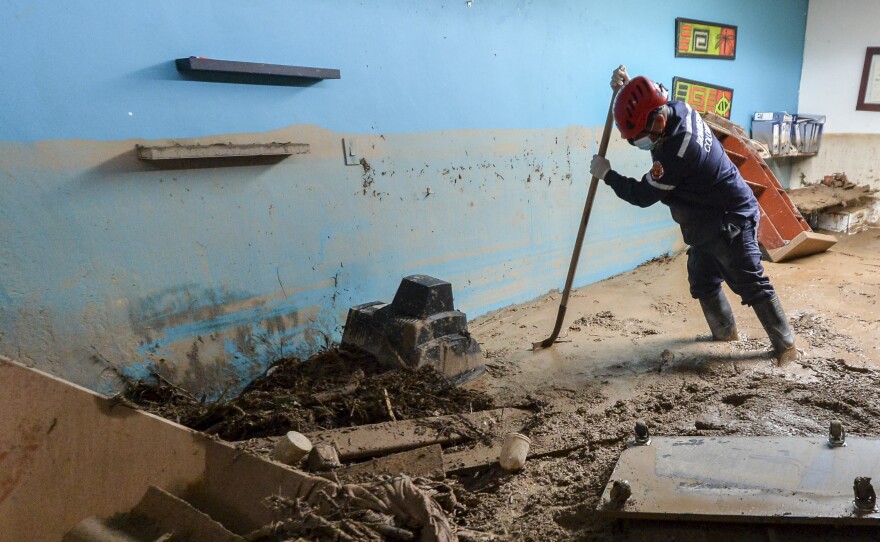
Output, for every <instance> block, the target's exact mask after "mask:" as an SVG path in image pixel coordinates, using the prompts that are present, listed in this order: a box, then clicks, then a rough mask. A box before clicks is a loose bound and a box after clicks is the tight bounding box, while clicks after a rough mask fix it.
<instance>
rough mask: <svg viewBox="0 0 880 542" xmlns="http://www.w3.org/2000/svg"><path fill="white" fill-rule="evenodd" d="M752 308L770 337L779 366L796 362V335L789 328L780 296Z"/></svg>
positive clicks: (756, 304)
mask: <svg viewBox="0 0 880 542" xmlns="http://www.w3.org/2000/svg"><path fill="white" fill-rule="evenodd" d="M752 308H753V309H755V314H757V315H758V320H760V321H761V325H762V326H764V331H766V332H767V336H768V337H770V344H772V345H773V352H774V354H775V355H776V357H777V359H779V364H780V365H783V364H785V363H789V362H791V361H795V360H796V359H797V348H795V345H794V333H792V332H791V328H790V327H788V319H787V318H786V317H785V311H784V310H782V303H781V302H780V301H779V296H777V295H774V296H773V297H771V298H770V299H767V300H764V301H761V302H759V303H755V304H754V305H752Z"/></svg>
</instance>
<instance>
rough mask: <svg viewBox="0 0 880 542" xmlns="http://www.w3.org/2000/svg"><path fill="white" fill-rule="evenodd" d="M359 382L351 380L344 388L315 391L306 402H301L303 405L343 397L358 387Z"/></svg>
mask: <svg viewBox="0 0 880 542" xmlns="http://www.w3.org/2000/svg"><path fill="white" fill-rule="evenodd" d="M360 385H361V384H360V382H352V383H351V384H349V385H347V386H345V387H344V388H340V389H338V390H331V391H324V392H321V393H315V394H313V395H312V396H311V398H310V400H309V401H308V402H305V403H303V404H304V406H309V405H314V404H320V403H327V402H330V401H335V400H337V399H341V398H343V397H347V396H349V395H351V394H353V393H354V392H356V391H357V389H358V388H359V387H360Z"/></svg>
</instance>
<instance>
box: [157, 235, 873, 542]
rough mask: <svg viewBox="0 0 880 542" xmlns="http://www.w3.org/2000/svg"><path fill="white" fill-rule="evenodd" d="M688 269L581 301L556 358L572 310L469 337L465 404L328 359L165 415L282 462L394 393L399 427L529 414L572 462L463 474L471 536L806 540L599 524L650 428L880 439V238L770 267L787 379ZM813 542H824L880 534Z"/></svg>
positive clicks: (459, 514) (551, 309)
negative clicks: (720, 317) (730, 324)
mask: <svg viewBox="0 0 880 542" xmlns="http://www.w3.org/2000/svg"><path fill="white" fill-rule="evenodd" d="M590 257H591V256H590V254H585V255H584V257H583V260H582V262H581V264H580V265H581V266H589V262H590ZM685 260H686V256H685V255H684V254H679V255H676V256H674V257H671V258H661V259H658V260H656V261H653V262H650V263H648V264H645V265H643V266H641V267H639V268H638V269H636V270H634V271H631V272H628V273H625V274H622V275H619V276H617V277H613V278H611V279H609V280H606V281H603V282H601V283H598V284H594V285H590V286H587V287H584V288H581V289H579V290H576V291H575V292H573V294H572V298H571V300H570V302H569V307H568V312H567V317H566V325H565V327H564V328H563V329H564V330H565V332H564V333H563V336H562V338H561V341H560V342H559V343H557V344H556V345H555V346H554V347H552V348H549V349H545V350H541V351H538V352H533V351H532V350H531V344H532V342H534V341H537V340H541V339H543V338H544V337H546V336H547V335H548V334H549V333H550V331H551V329H552V327H553V322H554V319H555V316H556V311H557V307H558V295H555V294H553V295H548V296H545V297H544V298H542V299H539V300H536V301H534V302H532V303H527V304H523V305H519V306H514V307H508V308H506V309H503V310H501V311H498V312H496V313H493V314H490V315H487V316H485V317H482V318H479V319H477V320H475V321H473V322H471V323H470V331H471V333H472V334H473V335H474V336H475V337H476V338H477V340H478V341H479V342H480V344H481V345H482V348H483V352H484V355H485V357H486V364H487V374H486V375H484V376H483V377H482V378H480V379H479V380H477V381H475V382H472V383H470V384H469V385H467V386H466V389H463V390H454V389H448V388H444V386H443V385H442V383H439V382H437V381H435V380H433V379H432V378H428V375H423V377H416V378H412V375H410V376H408V377H403V376H401V375H400V374H398V373H393V374H387V373H386V374H385V375H382V374H378V373H373V372H372V371H371V370H370V368H369V364H368V363H366V364H361V365H360V366H359V367H349V368H347V369H346V368H345V367H342V366H337V365H339V363H340V359H339V358H338V357H337V356H335V355H333V354H327V353H325V354H324V356H325V357H324V358H319V359H318V360H313V361H324V362H328V363H326V364H324V365H323V366H322V367H323V369H322V368H319V366H318V364H313V365H312V367H313V368H309V367H291V366H289V365H284V364H282V365H280V366H279V367H278V368H277V369H276V370H275V372H274V373H273V374H270V375H269V376H268V378H267V379H265V380H264V381H260V382H257V383H255V385H253V386H251V388H249V390H247V391H246V392H245V394H244V395H243V396H242V397H245V399H242V400H239V401H234V402H233V403H232V405H233V406H227V407H225V409H224V410H222V411H220V410H216V409H214V410H211V408H213V407H210V406H205V405H200V406H199V405H197V408H200V409H202V410H195V411H193V412H190V413H189V414H186V413H187V412H189V411H187V410H186V409H184V410H183V411H181V410H180V409H179V408H178V406H174V405H172V406H171V408H170V410H169V411H167V412H160V413H162V414H163V415H165V416H166V417H170V418H172V419H174V417H175V416H177V417H178V419H180V416H181V415H189V416H191V417H192V418H191V419H189V420H181V421H184V422H185V423H186V422H187V421H188V422H189V423H187V424H188V425H191V426H194V427H197V428H199V429H202V430H206V431H208V432H212V433H216V434H218V435H219V436H221V437H223V438H226V439H229V440H242V439H248V438H250V437H270V438H269V439H266V438H257V439H251V440H247V441H242V442H241V443H240V446H242V447H243V448H244V449H246V450H248V451H251V452H255V453H261V454H264V455H268V454H269V453H270V451H271V437H272V436H273V435H280V434H283V432H285V431H287V430H290V429H295V430H300V431H308V430H314V429H320V428H327V427H339V426H345V425H360V424H363V423H370V422H379V421H386V420H387V419H390V415H389V412H388V410H387V405H386V403H385V401H384V400H383V398H384V396H385V394H386V392H387V394H388V396H389V397H390V398H391V402H392V404H393V409H394V410H395V413H396V416H397V417H398V418H399V419H411V418H417V417H422V416H428V415H438V414H449V413H454V412H467V411H470V410H479V409H481V408H491V407H492V406H511V405H519V406H522V405H529V406H530V407H531V408H532V409H533V411H534V414H533V415H532V416H531V419H529V420H528V421H527V423H526V427H525V429H524V432H526V433H527V434H528V435H529V436H530V437H531V439H532V441H533V447H534V448H535V449H541V448H543V449H545V450H546V449H548V448H553V447H556V448H559V447H564V448H565V449H566V450H567V451H564V452H562V453H558V454H550V455H546V456H543V457H538V458H531V459H529V460H528V461H527V463H526V465H525V468H524V469H523V470H522V471H521V472H519V473H517V474H506V473H503V472H502V471H501V470H500V469H499V468H498V467H497V465H492V466H487V467H485V468H482V469H476V470H472V471H469V472H467V473H464V474H457V475H450V476H449V478H448V479H447V484H448V486H450V487H451V489H452V490H453V491H454V494H455V499H454V500H453V501H454V503H453V504H452V505H451V506H450V508H449V509H448V510H447V512H448V513H449V516H450V520H451V521H452V522H453V523H454V524H455V525H457V526H458V527H460V528H463V529H469V530H471V531H472V532H480V533H491V534H492V535H494V536H495V537H496V538H495V539H500V540H535V541H538V540H594V539H599V540H619V539H632V540H671V539H679V540H708V539H709V538H715V539H719V537H720V539H729V536H731V535H732V534H734V533H736V534H737V535H738V537H739V538H738V539H741V540H753V539H754V540H801V539H804V532H805V531H804V530H803V529H801V528H784V527H767V526H759V527H755V528H752V527H746V526H734V527H731V526H723V527H720V528H718V527H713V526H712V525H698V526H693V527H689V526H686V525H684V524H677V525H676V524H672V525H670V524H655V525H650V526H641V527H640V526H627V525H624V524H621V523H614V522H609V521H606V520H605V519H603V517H602V516H600V515H599V514H597V513H596V512H595V511H594V510H595V508H596V505H597V504H598V502H599V499H600V497H601V494H602V492H603V489H604V487H605V484H606V483H607V481H608V478H609V476H610V474H611V472H612V470H613V467H614V465H615V462H616V461H617V459H618V457H619V455H620V453H621V452H622V451H623V450H624V448H625V446H626V442H627V441H628V440H629V439H630V438H631V437H632V431H633V426H634V424H635V421H636V420H644V421H645V422H647V424H648V425H649V427H650V428H651V431H652V433H653V434H655V435H693V436H698V435H699V436H714V435H740V436H759V435H802V436H806V435H815V436H822V435H826V434H827V431H828V425H829V422H830V421H831V420H832V419H837V420H840V421H841V422H842V423H843V425H844V427H845V428H846V431H847V434H848V435H849V436H850V437H851V438H854V437H856V438H857V437H858V436H880V355H878V348H880V345H878V343H877V341H876V339H877V337H878V336H880V333H878V332H880V308H878V306H877V300H878V298H880V274H878V268H880V230H878V229H872V230H868V231H865V232H862V233H860V234H858V235H855V236H851V237H841V242H840V243H838V244H837V245H836V246H835V247H833V248H832V249H831V250H830V251H829V252H827V253H824V254H820V255H815V256H811V257H808V258H803V259H800V260H796V261H793V262H789V263H784V264H772V263H768V264H766V268H767V273H768V275H769V276H770V277H771V280H772V282H773V284H774V285H775V286H776V288H777V290H778V291H779V293H780V297H781V299H782V302H783V305H784V306H785V308H786V311H787V313H788V316H789V319H790V321H791V324H792V326H793V329H794V331H795V333H796V335H797V339H798V347H799V349H800V350H801V351H802V353H801V359H800V360H799V362H797V363H795V364H793V365H791V366H789V367H786V368H779V367H778V366H777V365H776V364H775V363H774V362H773V360H771V359H770V358H769V357H768V356H767V355H766V351H767V349H768V348H769V342H768V340H767V337H766V335H765V334H764V332H763V330H762V329H761V328H760V324H759V323H758V321H757V319H756V317H755V315H754V313H753V312H752V311H751V310H750V309H749V308H748V307H745V306H740V305H737V304H736V299H735V297H734V296H733V295H732V294H730V292H729V291H728V297H729V298H730V300H731V304H732V305H734V312H735V314H736V317H737V321H738V326H739V332H740V337H741V340H739V341H735V342H732V343H713V342H711V341H709V340H708V338H709V334H708V329H707V328H706V324H705V322H704V320H703V317H702V313H701V312H700V308H699V304H698V303H697V302H696V301H693V300H692V299H691V298H690V296H689V295H688V290H687V279H686V271H685ZM563 278H564V277H563V276H560V282H562V279H563ZM361 361H363V360H361ZM359 363H360V362H359ZM301 365H302V364H301ZM355 365H357V363H356V364H355ZM279 389H282V390H285V391H283V393H279V392H278V390H279ZM346 389H347V390H353V391H351V393H345V394H343V395H342V396H339V397H332V398H330V399H329V400H328V399H327V397H326V396H323V399H324V400H321V401H317V402H314V396H315V394H318V395H319V398H320V394H321V393H327V392H329V393H334V392H335V391H339V390H346ZM165 391H166V392H171V396H173V397H174V398H175V400H183V401H184V402H186V399H185V398H184V399H181V398H180V397H179V393H177V392H176V391H175V390H173V389H171V390H169V389H168V388H167V386H166V390H165ZM159 404H161V401H160V402H159ZM166 404H167V401H166ZM181 412H184V414H181ZM670 528H675V529H683V530H679V531H675V532H672V531H670ZM808 532H809V536H810V538H812V539H817V540H843V539H847V540H862V539H865V540H871V539H874V534H875V533H873V532H870V531H869V532H865V531H847V530H840V529H837V530H835V529H820V528H815V527H812V528H810V529H809V531H808ZM483 539H490V538H483Z"/></svg>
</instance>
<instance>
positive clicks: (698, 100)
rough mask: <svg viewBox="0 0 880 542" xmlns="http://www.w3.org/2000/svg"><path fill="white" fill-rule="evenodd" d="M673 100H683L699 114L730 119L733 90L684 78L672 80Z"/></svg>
mask: <svg viewBox="0 0 880 542" xmlns="http://www.w3.org/2000/svg"><path fill="white" fill-rule="evenodd" d="M672 99H673V100H681V101H683V102H685V103H686V104H688V105H690V106H691V107H693V108H694V109H695V110H696V111H697V112H699V113H705V112H707V111H708V112H710V113H715V114H716V115H718V116H721V117H724V118H726V119H729V118H730V110H731V107H732V106H733V89H732V88H728V87H722V86H720V85H715V84H712V83H704V82H702V81H694V80H693V79H685V78H684V77H673V78H672Z"/></svg>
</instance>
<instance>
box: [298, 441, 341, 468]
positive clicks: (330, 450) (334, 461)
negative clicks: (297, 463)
mask: <svg viewBox="0 0 880 542" xmlns="http://www.w3.org/2000/svg"><path fill="white" fill-rule="evenodd" d="M306 464H307V465H308V467H309V470H310V471H312V472H323V471H328V470H333V469H335V468H338V467H341V466H342V463H340V462H339V454H338V453H336V448H335V447H333V445H332V444H326V443H324V444H316V445H315V446H313V447H312V451H310V452H309V458H308V460H307V461H306Z"/></svg>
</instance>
